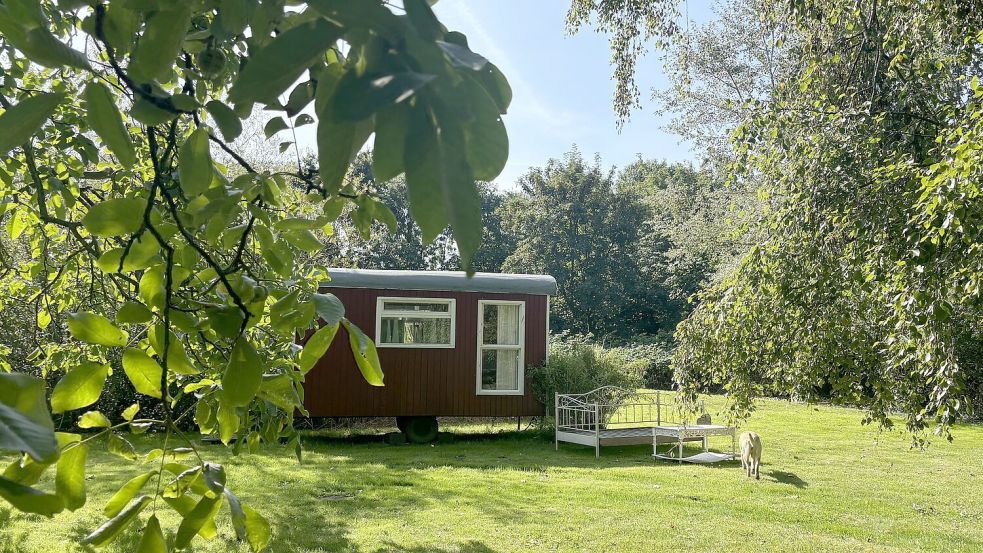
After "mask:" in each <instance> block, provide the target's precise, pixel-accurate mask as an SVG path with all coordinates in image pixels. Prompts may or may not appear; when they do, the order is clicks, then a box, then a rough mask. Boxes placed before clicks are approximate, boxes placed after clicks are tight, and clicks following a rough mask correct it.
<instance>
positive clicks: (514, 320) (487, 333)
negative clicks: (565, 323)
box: [478, 301, 526, 394]
mask: <svg viewBox="0 0 983 553" xmlns="http://www.w3.org/2000/svg"><path fill="white" fill-rule="evenodd" d="M525 314H526V305H525V303H524V302H515V301H509V302H505V301H502V302H499V301H480V302H478V393H479V394H521V393H522V388H523V377H524V374H523V373H524V357H525V356H524V349H525Z"/></svg>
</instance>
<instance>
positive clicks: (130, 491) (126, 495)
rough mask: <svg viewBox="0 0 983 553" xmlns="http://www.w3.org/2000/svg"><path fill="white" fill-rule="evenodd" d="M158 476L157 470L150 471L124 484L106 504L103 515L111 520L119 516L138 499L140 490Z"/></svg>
mask: <svg viewBox="0 0 983 553" xmlns="http://www.w3.org/2000/svg"><path fill="white" fill-rule="evenodd" d="M156 475H157V471H156V470H149V471H147V472H145V473H143V474H141V475H139V476H137V477H135V478H133V479H131V480H130V481H129V482H127V483H126V484H123V487H122V488H120V489H118V490H116V493H114V494H113V496H112V497H110V498H109V501H107V502H106V506H105V507H103V509H102V512H103V514H104V515H106V516H107V517H109V518H113V517H114V516H116V515H118V514H119V513H120V511H122V510H123V507H125V506H126V504H127V503H129V502H130V500H132V499H133V498H134V497H136V495H137V494H138V493H140V490H141V489H143V486H144V485H145V484H146V483H147V482H148V481H149V480H150V479H151V478H152V477H154V476H156Z"/></svg>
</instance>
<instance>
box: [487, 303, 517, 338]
mask: <svg viewBox="0 0 983 553" xmlns="http://www.w3.org/2000/svg"><path fill="white" fill-rule="evenodd" d="M519 307H520V306H519V305H496V304H487V303H486V304H484V313H483V314H482V316H483V317H484V319H483V324H482V331H481V333H482V336H481V339H482V343H485V344H488V345H493V344H497V345H509V346H517V345H519Z"/></svg>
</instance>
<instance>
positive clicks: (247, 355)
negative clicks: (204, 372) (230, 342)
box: [222, 336, 264, 407]
mask: <svg viewBox="0 0 983 553" xmlns="http://www.w3.org/2000/svg"><path fill="white" fill-rule="evenodd" d="M263 370H264V369H263V360H262V359H261V358H260V356H259V354H258V353H256V350H255V349H253V345H252V344H250V343H249V340H247V339H246V337H245V336H239V339H238V340H236V345H235V347H233V348H232V353H231V354H230V355H229V363H228V365H226V368H225V373H223V374H222V395H223V396H224V398H225V400H226V401H227V402H228V404H229V405H232V406H235V407H241V406H244V405H249V402H250V401H252V399H253V398H254V397H255V396H256V391H257V390H259V385H260V383H261V382H262V380H263Z"/></svg>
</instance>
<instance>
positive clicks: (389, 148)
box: [372, 105, 409, 182]
mask: <svg viewBox="0 0 983 553" xmlns="http://www.w3.org/2000/svg"><path fill="white" fill-rule="evenodd" d="M407 114H408V108H406V107H405V106H402V105H396V106H392V107H390V108H387V109H384V110H382V111H381V112H380V113H379V116H378V117H377V118H376V123H375V144H374V147H373V149H372V174H373V176H374V177H375V179H376V180H377V181H379V182H383V181H387V180H389V179H392V178H394V177H396V176H398V175H399V174H400V173H402V172H403V145H404V143H405V142H406V134H407V132H409V131H408V120H407Z"/></svg>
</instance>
